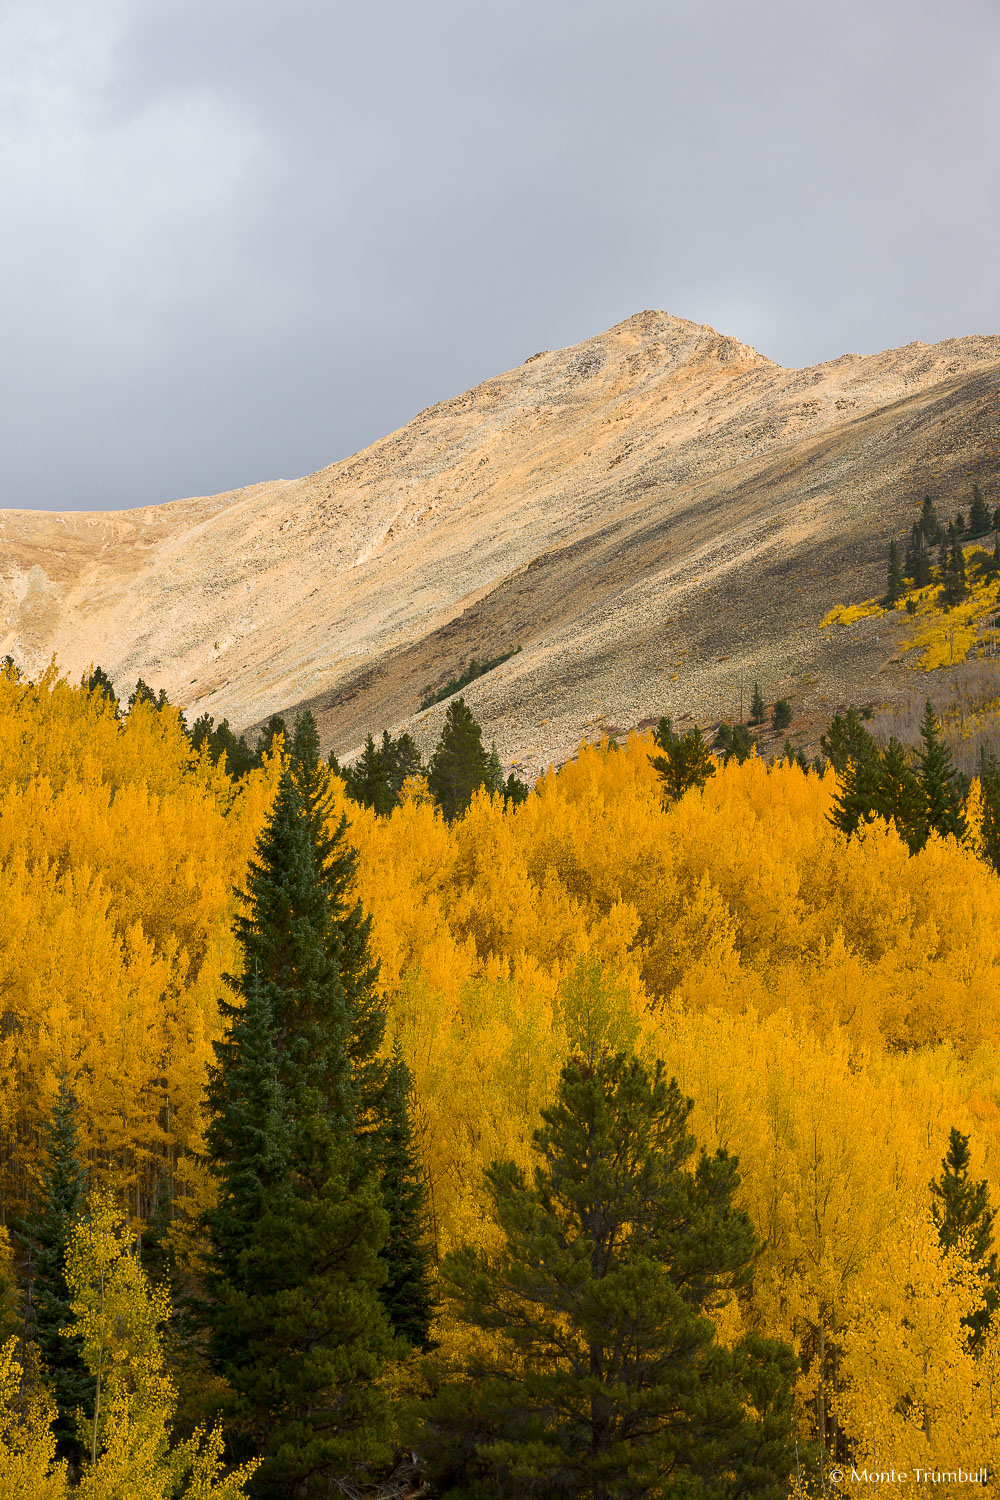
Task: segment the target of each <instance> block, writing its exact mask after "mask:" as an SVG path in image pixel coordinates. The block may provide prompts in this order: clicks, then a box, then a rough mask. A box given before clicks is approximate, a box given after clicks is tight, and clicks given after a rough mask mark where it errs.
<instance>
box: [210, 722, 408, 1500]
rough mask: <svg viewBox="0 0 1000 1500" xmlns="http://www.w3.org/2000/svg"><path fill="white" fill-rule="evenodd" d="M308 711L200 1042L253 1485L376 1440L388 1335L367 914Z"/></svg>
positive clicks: (310, 1484)
mask: <svg viewBox="0 0 1000 1500" xmlns="http://www.w3.org/2000/svg"><path fill="white" fill-rule="evenodd" d="M314 728H315V726H312V727H310V725H309V724H306V725H305V726H304V727H303V728H302V730H301V733H299V732H298V731H297V734H296V738H295V740H294V741H293V745H292V753H291V755H290V757H289V761H288V764H287V765H286V767H285V769H284V772H283V774H282V777H281V780H280V782H279V785H278V791H277V795H276V797H275V803H274V808H273V810H272V813H271V817H270V819H269V821H268V823H267V825H266V827H265V829H264V831H263V832H262V834H261V836H260V838H259V839H258V842H257V847H256V851H255V857H254V859H253V861H252V862H251V865H250V870H249V875H248V880H247V889H246V894H245V896H244V897H243V911H242V912H241V913H240V915H239V916H238V917H237V919H236V923H235V931H236V935H237V938H238V941H239V946H240V948H241V950H242V957H243V971H242V975H241V976H240V977H239V978H237V979H233V980H231V981H230V985H231V988H232V989H233V990H234V991H235V992H236V994H237V995H238V996H239V997H240V998H242V1000H243V1005H242V1007H240V1006H239V1005H238V1004H237V1005H234V1006H232V1007H230V1010H229V1014H230V1016H231V1019H232V1025H231V1028H230V1031H229V1035H228V1037H227V1039H226V1040H225V1041H224V1042H223V1043H220V1044H219V1047H218V1050H217V1056H218V1065H217V1067H216V1069H215V1072H214V1074H213V1076H212V1079H211V1083H210V1091H209V1105H210V1112H211V1119H210V1124H209V1128H208V1141H209V1155H210V1162H211V1167H212V1171H213V1173H214V1174H215V1176H216V1178H217V1180H218V1182H219V1189H220V1190H219V1205H218V1207H217V1209H216V1210H214V1211H213V1212H212V1213H211V1214H210V1215H209V1216H208V1229H209V1236H210V1246H211V1251H210V1266H209V1275H208V1289H209V1294H210V1305H209V1308H208V1311H207V1321H208V1323H209V1327H210V1332H211V1343H212V1350H213V1354H214V1358H215V1363H216V1368H217V1369H218V1371H219V1373H220V1374H222V1375H224V1376H225V1378H226V1379H227V1381H228V1382H229V1384H230V1386H231V1388H232V1391H233V1393H234V1415H235V1420H236V1424H237V1429H238V1431H239V1432H240V1433H241V1434H242V1437H243V1441H244V1442H247V1441H254V1442H260V1443H263V1444H264V1446H265V1455H266V1462H265V1465H264V1468H263V1469H262V1471H261V1480H260V1484H261V1486H262V1487H263V1489H264V1492H265V1493H274V1494H281V1495H285V1494H293V1495H303V1496H304V1495H310V1494H313V1493H316V1494H319V1493H326V1492H327V1491H328V1490H329V1489H330V1487H331V1485H332V1484H333V1482H334V1480H335V1479H337V1478H342V1477H343V1476H344V1475H346V1474H348V1473H350V1472H353V1471H354V1470H355V1469H358V1470H360V1468H361V1467H363V1465H364V1463H366V1462H370V1463H374V1464H378V1463H380V1462H384V1461H386V1460H387V1459H388V1458H389V1457H390V1448H389V1432H388V1421H387V1409H386V1399H385V1397H384V1394H383V1393H382V1392H380V1390H379V1389H378V1388H377V1385H376V1381H377V1377H378V1374H379V1371H380V1369H381V1366H382V1364H383V1362H384V1360H385V1359H386V1358H387V1357H389V1356H390V1355H391V1354H393V1353H394V1350H395V1345H394V1342H393V1336H392V1332H391V1329H390V1326H389V1323H388V1320H387V1318H386V1315H385V1312H384V1310H383V1308H382V1305H381V1302H380V1300H379V1292H378V1289H379V1286H380V1284H381V1281H382V1279H383V1276H384V1268H383V1266H382V1263H381V1261H380V1259H379V1251H380V1249H381V1247H382V1244H383V1242H384V1240H385V1236H386V1232H387V1228H388V1225H387V1216H386V1214H385V1212H384V1209H383V1208H382V1205H381V1201H380V1200H381V1187H380V1183H379V1182H378V1180H377V1177H376V1173H375V1170H374V1164H373V1159H372V1153H371V1151H369V1150H367V1149H363V1148H362V1147H361V1145H360V1144H359V1141H358V1139H357V1132H358V1129H359V1127H360V1126H362V1125H364V1124H366V1123H368V1122H366V1121H364V1120H362V1119H361V1116H362V1115H363V1114H364V1111H365V1108H366V1104H365V1101H364V1100H363V1098H362V1097H361V1088H360V1087H359V1082H360V1084H361V1085H364V1084H366V1083H367V1082H368V1074H367V1069H368V1067H369V1065H370V1066H371V1068H372V1070H373V1071H374V1073H375V1075H376V1076H377V1077H378V1078H379V1083H380V1087H379V1093H380V1095H381V1093H382V1092H383V1090H382V1087H381V1074H382V1072H384V1070H381V1069H380V1065H379V1064H378V1060H377V1057H376V1056H374V1054H373V1051H372V1050H371V1043H372V1040H373V1038H377V1040H375V1050H376V1051H377V1046H378V1044H379V1043H380V1042H381V1037H382V1028H383V1027H384V1017H383V1015H382V1012H381V1009H380V1008H379V1007H378V1006H377V1005H375V1004H374V1003H372V1004H370V1005H369V1004H368V1001H369V1000H370V999H371V995H370V993H369V990H370V981H371V976H372V966H371V964H370V963H368V962H367V954H368V948H367V938H368V928H367V919H364V918H361V920H357V915H358V910H359V909H358V908H357V907H354V908H351V907H350V906H349V905H348V901H347V890H346V882H347V880H348V879H349V876H350V874H351V873H353V854H352V852H350V851H345V849H344V848H343V847H342V843H341V841H342V839H343V832H344V823H343V820H342V821H341V824H340V825H339V827H338V828H335V829H334V830H333V832H332V833H331V832H330V828H329V821H328V818H327V816H326V814H327V807H326V802H325V796H326V778H328V775H329V773H328V771H327V769H326V768H325V767H323V766H322V765H321V764H320V762H319V757H318V745H317V743H316V738H315V734H314ZM349 948H350V949H352V951H351V952H350V953H348V949H349ZM352 964H353V967H351V965H352ZM345 969H346V970H347V978H346V980H345V978H344V977H343V974H344V970H345Z"/></svg>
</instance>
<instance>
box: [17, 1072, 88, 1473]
mask: <svg viewBox="0 0 1000 1500" xmlns="http://www.w3.org/2000/svg"><path fill="white" fill-rule="evenodd" d="M77 1114H78V1107H77V1103H76V1099H75V1096H74V1094H73V1090H72V1088H71V1086H70V1082H69V1078H68V1075H67V1073H66V1071H65V1070H63V1072H62V1073H61V1074H60V1078H59V1089H58V1092H57V1094H56V1098H55V1102H54V1104H53V1106H52V1114H51V1115H50V1117H49V1120H48V1124H47V1125H46V1127H45V1132H44V1139H43V1146H42V1150H43V1162H44V1165H43V1168H42V1174H41V1181H40V1184H39V1194H38V1200H37V1205H36V1209H35V1213H34V1214H33V1216H32V1217H31V1219H29V1220H26V1221H21V1222H20V1223H18V1224H17V1225H16V1226H15V1228H16V1231H17V1234H18V1237H19V1238H20V1239H21V1240H22V1241H23V1242H24V1245H25V1248H26V1250H27V1252H28V1254H29V1257H30V1265H31V1269H30V1277H31V1281H30V1288H29V1300H30V1313H29V1317H30V1322H29V1331H30V1336H31V1338H32V1339H33V1340H34V1342H35V1343H36V1344H37V1345H38V1350H39V1353H40V1354H41V1357H42V1361H43V1364H44V1368H45V1373H46V1376H47V1379H48V1381H49V1384H50V1386H51V1388H52V1394H53V1396H54V1397H55V1401H56V1407H57V1409H58V1416H57V1418H56V1422H55V1426H54V1429H53V1430H54V1432H55V1433H56V1436H57V1439H58V1443H59V1450H60V1453H61V1454H62V1456H63V1457H66V1458H70V1459H78V1458H79V1457H80V1456H81V1455H82V1448H81V1446H80V1443H79V1440H78V1437H77V1424H76V1412H77V1410H78V1409H79V1408H81V1407H84V1408H85V1407H86V1406H88V1405H89V1403H90V1402H91V1400H92V1398H93V1393H94V1382H93V1380H92V1379H91V1377H90V1374H89V1372H88V1370H87V1367H86V1365H85V1364H84V1362H83V1353H82V1346H81V1344H80V1340H79V1339H78V1338H76V1337H74V1336H72V1335H69V1334H67V1329H68V1328H69V1327H70V1325H71V1324H72V1322H73V1314H72V1312H71V1309H70V1301H71V1297H70V1291H69V1287H68V1286H67V1283H66V1251H67V1249H68V1247H69V1242H70V1238H71V1235H72V1231H73V1227H74V1225H75V1224H76V1221H77V1220H78V1218H79V1217H80V1215H81V1214H82V1212H83V1207H84V1195H85V1190H86V1174H85V1172H84V1169H83V1166H82V1164H81V1160H80V1157H81V1152H80V1136H79V1129H78V1126H77Z"/></svg>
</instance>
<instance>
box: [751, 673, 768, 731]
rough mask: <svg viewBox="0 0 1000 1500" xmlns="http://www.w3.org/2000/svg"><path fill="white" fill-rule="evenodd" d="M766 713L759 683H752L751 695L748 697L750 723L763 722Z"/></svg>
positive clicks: (765, 705)
mask: <svg viewBox="0 0 1000 1500" xmlns="http://www.w3.org/2000/svg"><path fill="white" fill-rule="evenodd" d="M766 715H767V704H766V703H765V702H764V694H763V693H762V692H761V690H760V683H759V682H755V683H754V685H753V697H752V698H751V699H750V723H751V724H763V722H764V719H765V717H766Z"/></svg>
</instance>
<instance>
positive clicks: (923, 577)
mask: <svg viewBox="0 0 1000 1500" xmlns="http://www.w3.org/2000/svg"><path fill="white" fill-rule="evenodd" d="M903 575H904V578H908V579H909V580H910V582H911V583H912V584H913V587H914V588H917V589H922V588H925V587H926V585H927V584H928V583H930V581H931V564H930V558H929V557H928V555H927V542H926V539H925V537H924V534H923V532H922V531H921V529H920V522H919V521H914V523H913V527H912V529H911V531H910V540H909V542H908V543H907V547H906V555H905V557H904V558H903Z"/></svg>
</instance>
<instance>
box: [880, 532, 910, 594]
mask: <svg viewBox="0 0 1000 1500" xmlns="http://www.w3.org/2000/svg"><path fill="white" fill-rule="evenodd" d="M904 587H905V584H904V581H903V566H902V563H901V562H900V560H899V548H898V547H897V546H896V543H895V541H891V542H890V543H889V567H888V572H887V574H886V583H885V599H884V601H883V602H884V603H885V604H886V606H888V607H891V608H894V607H895V605H896V603H897V602H898V600H899V596H900V594H901V593H902V592H903V589H904Z"/></svg>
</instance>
